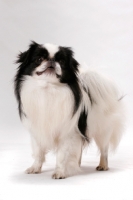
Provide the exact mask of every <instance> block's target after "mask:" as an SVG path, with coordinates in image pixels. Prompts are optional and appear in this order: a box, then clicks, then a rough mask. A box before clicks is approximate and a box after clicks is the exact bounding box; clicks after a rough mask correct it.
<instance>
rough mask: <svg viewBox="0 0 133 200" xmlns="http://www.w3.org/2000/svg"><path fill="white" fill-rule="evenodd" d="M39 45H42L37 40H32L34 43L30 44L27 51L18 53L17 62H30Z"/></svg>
mask: <svg viewBox="0 0 133 200" xmlns="http://www.w3.org/2000/svg"><path fill="white" fill-rule="evenodd" d="M38 46H40V45H39V44H37V43H36V42H34V41H32V43H31V44H30V45H29V49H28V50H27V51H25V52H20V54H19V55H18V59H17V61H16V63H22V64H28V62H29V61H30V58H31V56H32V54H33V52H34V51H35V49H36V48H37V47H38Z"/></svg>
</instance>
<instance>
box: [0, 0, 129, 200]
mask: <svg viewBox="0 0 133 200" xmlns="http://www.w3.org/2000/svg"><path fill="white" fill-rule="evenodd" d="M31 40H34V41H36V42H38V43H41V44H43V43H54V44H57V45H60V46H69V47H72V48H73V50H74V52H75V58H76V59H77V60H78V62H80V63H86V65H87V66H88V68H95V69H97V70H98V71H99V72H102V73H104V74H107V75H108V76H110V77H111V78H113V79H114V81H115V82H116V83H117V84H118V86H119V87H120V88H121V89H122V91H123V94H126V96H125V100H124V101H125V104H126V107H127V128H126V129H125V132H126V136H125V139H123V140H122V144H123V147H124V146H126V148H125V149H127V150H126V151H127V152H125V149H124V148H123V149H121V152H120V155H121V160H122V161H123V163H124V162H125V165H123V168H124V167H125V170H126V167H127V163H129V165H130V168H131V169H132V170H133V160H132V159H131V157H133V156H131V153H133V148H132V146H133V145H132V143H133V142H132V140H133V135H132V133H133V1H132V0H25V1H24V0H23V1H22V0H12V1H11V0H0V150H1V151H0V155H2V157H1V158H2V160H0V167H1V166H2V164H4V165H3V166H4V167H3V168H2V170H3V171H2V170H1V172H2V173H1V174H0V181H3V182H1V183H0V185H2V187H3V189H2V192H3V191H4V190H5V191H7V190H8V191H10V192H9V196H8V197H9V199H11V198H10V195H11V194H12V192H11V191H13V190H14V191H15V190H16V189H15V188H14V184H15V183H14V182H12V180H14V179H15V176H18V175H16V173H17V172H18V173H19V174H21V175H20V176H19V178H18V179H19V181H18V179H17V181H16V182H17V184H18V182H19V184H22V182H23V183H24V184H25V183H26V184H29V185H32V176H30V178H28V177H27V176H23V170H24V169H25V167H29V166H27V165H29V164H26V162H27V163H28V158H29V157H30V154H28V155H27V152H28V153H29V148H30V146H28V144H29V138H28V137H29V136H28V134H27V132H26V130H25V129H24V128H23V126H22V124H21V122H20V120H19V116H18V112H17V104H16V100H15V97H14V91H13V79H14V75H15V70H16V68H17V65H15V64H14V62H15V60H16V56H17V54H18V53H19V52H20V51H25V50H26V49H27V47H28V45H29V43H30V41H31ZM127 141H128V144H127V143H126V142H127ZM22 143H23V145H22ZM26 144H27V146H26ZM15 145H16V146H15ZM127 146H129V148H128V147H127ZM13 148H14V149H13ZM131 148H132V149H131ZM12 152H14V153H12ZM16 152H18V154H17V156H16ZM123 152H124V153H125V154H123ZM129 152H130V154H129ZM12 156H14V159H15V161H14V160H13V158H12ZM20 157H21V158H20ZM127 157H128V158H127ZM116 158H118V160H120V156H119V153H118V154H117V157H116ZM5 159H7V160H5ZM25 159H26V160H25ZM97 159H98V158H97ZM124 159H125V160H126V161H124ZM128 161H129V162H128ZM24 162H25V163H24ZM97 162H98V160H97ZM112 162H113V161H112ZM22 163H23V164H22ZM114 163H115V162H114ZM8 164H9V166H10V168H9V167H7V165H8ZM30 164H31V161H30ZM19 165H22V166H19ZM51 166H52V167H54V166H53V163H52V165H51ZM87 166H89V164H87ZM118 166H119V163H118ZM128 167H129V166H128ZM48 168H49V166H48ZM6 169H7V171H4V170H6ZM52 169H53V168H52ZM92 169H93V168H92ZM90 171H91V170H90ZM119 171H120V170H118V172H119ZM109 173H110V172H109ZM109 173H107V175H106V176H107V177H108V180H110V177H109ZM6 174H7V175H6ZM14 174H15V175H14ZM116 174H117V173H116ZM46 175H47V176H46ZM42 176H43V178H44V176H46V182H45V181H44V180H42V179H43V178H42ZM50 176H51V172H50V173H48V174H47V173H46V174H45V173H44V174H43V175H40V176H37V177H36V178H35V181H36V182H37V184H40V182H41V183H43V181H44V182H45V183H46V184H47V183H49V184H53V183H54V184H55V182H52V180H51V177H50ZM9 177H10V178H11V181H9V179H10V178H9ZM88 177H91V183H92V186H90V188H91V189H90V191H89V192H90V195H91V194H92V196H93V194H94V195H96V192H95V189H94V188H95V186H96V187H97V188H98V187H99V195H101V193H100V192H101V191H102V190H103V188H104V187H105V188H106V194H105V196H106V195H107V193H108V192H110V190H109V187H108V180H107V178H106V177H104V176H103V179H102V181H103V182H102V184H101V178H100V176H97V175H96V176H95V177H94V178H93V175H91V176H89V175H88ZM117 177H118V178H117ZM123 177H124V178H123V180H128V178H130V177H131V174H130V173H128V174H126V172H125V174H124V175H123ZM88 179H89V178H88ZM88 179H84V177H82V182H83V183H84V185H85V186H87V185H88V184H90V181H89V183H88ZM97 179H98V181H96V182H94V180H97ZM117 179H119V181H120V182H118V183H117V181H114V180H117ZM29 180H30V181H29ZM70 180H71V181H70V182H69V179H66V182H65V184H69V183H70V184H77V182H78V184H80V182H81V179H80V177H79V179H78V177H74V178H73V179H70ZM104 180H105V181H104ZM121 180H122V176H121V174H119V176H116V177H115V175H114V179H113V178H112V180H111V187H112V190H111V191H114V192H115V191H116V193H117V186H118V185H119V184H121ZM50 181H51V182H50ZM106 181H107V182H106ZM19 184H18V185H19ZM95 184H96V185H95ZM113 184H114V187H113ZM124 184H125V185H124ZM128 184H129V182H128V183H126V182H125V183H124V181H123V185H122V187H121V189H120V195H122V194H123V191H125V192H126V195H125V196H124V197H123V200H125V199H126V200H127V199H128V200H130V198H131V194H130V192H128V191H129V188H130V187H128V188H125V187H126V185H127V186H128ZM3 185H4V186H3ZM60 185H61V183H60ZM129 185H130V186H131V185H132V184H129ZM93 186H94V187H93ZM15 187H17V186H16V185H15ZM29 187H30V186H29ZM9 188H10V189H9ZM30 189H31V188H30ZM35 189H36V188H34V187H33V188H32V191H35ZM45 189H46V188H45ZM88 189H89V188H88ZM19 190H20V193H21V188H18V191H19ZM24 191H25V192H24V193H23V195H26V194H27V192H26V191H28V189H25V190H24ZM37 191H39V189H38V190H36V193H37ZM48 191H49V198H48V197H47V198H45V199H48V200H49V199H51V198H50V195H52V191H51V189H50V188H48V190H46V191H45V192H46V193H48ZM62 191H63V190H62ZM72 191H73V190H71V192H72ZM79 192H80V190H79V191H78V190H77V194H79ZM54 193H55V191H54ZM3 194H4V193H3ZM15 194H16V195H17V193H14V195H15ZM28 194H30V193H28ZM32 194H34V192H33V193H32ZM84 194H85V196H84V195H82V194H81V195H79V196H78V195H77V197H76V193H74V195H75V196H74V197H75V198H70V197H71V196H69V199H70V200H71V199H80V200H91V199H92V200H94V199H97V198H87V194H88V192H87V193H84ZM114 194H115V193H113V192H111V194H110V195H111V196H110V197H111V198H112V199H113V200H119V199H122V197H121V198H120V196H119V193H118V196H117V195H116V196H115V197H117V198H114V197H113V195H114ZM0 195H1V192H0ZM5 195H8V193H6V192H5ZM23 195H22V196H21V195H20V196H19V197H18V196H17V198H16V199H21V198H22V199H26V198H24V197H23ZM36 195H38V193H37V194H36ZM39 195H40V193H39ZM68 195H69V194H68ZM82 197H84V198H82ZM95 197H97V196H95ZM101 197H102V195H101ZM29 198H30V195H29ZM1 199H2V200H3V199H8V198H1ZM13 199H15V198H13ZM36 199H37V198H36ZM40 199H41V198H40ZM53 199H56V198H53ZM57 199H62V200H64V199H65V196H63V197H62V198H57ZM98 199H101V198H98ZM103 199H104V198H102V200H103ZM106 199H109V198H108V197H107V196H106ZM131 199H133V198H131Z"/></svg>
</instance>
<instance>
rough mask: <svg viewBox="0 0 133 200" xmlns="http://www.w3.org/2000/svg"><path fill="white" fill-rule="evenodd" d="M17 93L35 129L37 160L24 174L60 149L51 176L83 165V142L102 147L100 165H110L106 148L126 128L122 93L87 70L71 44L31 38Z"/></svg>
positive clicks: (24, 118) (101, 167) (28, 122)
mask: <svg viewBox="0 0 133 200" xmlns="http://www.w3.org/2000/svg"><path fill="white" fill-rule="evenodd" d="M17 63H19V64H20V65H19V67H18V70H17V73H16V76H15V81H14V83H15V94H16V98H17V101H18V108H19V114H20V118H21V120H22V122H23V123H24V125H25V126H26V127H27V128H28V130H29V132H30V134H31V141H32V147H33V155H34V158H35V161H34V163H33V165H32V166H31V167H30V168H28V169H27V170H26V173H28V174H30V173H40V172H41V168H42V164H43V162H44V161H45V155H46V153H47V152H48V151H49V150H55V151H56V155H57V158H56V169H55V172H54V174H53V178H55V179H61V178H66V177H67V176H70V175H72V174H74V173H76V172H78V171H79V169H80V163H81V154H82V149H83V146H84V142H85V143H87V142H89V141H90V139H91V138H93V139H94V140H95V142H96V144H97V146H98V148H99V150H100V152H101V157H100V163H99V165H98V167H97V168H96V169H97V170H99V171H100V170H107V169H108V161H107V157H108V149H109V147H110V146H111V147H112V148H113V149H115V148H116V147H117V146H118V144H119V141H120V138H121V136H122V132H123V120H124V119H123V116H124V114H123V105H122V101H121V99H122V98H121V96H120V94H119V92H118V90H117V89H116V87H115V85H114V84H113V83H112V82H111V80H109V79H107V78H105V77H103V76H102V75H100V74H98V73H96V72H94V71H92V70H90V71H83V70H81V69H80V68H81V67H79V64H78V62H77V61H76V60H75V59H74V57H73V51H72V50H71V48H68V47H61V46H56V45H53V44H45V45H40V44H37V43H35V42H32V43H31V44H30V46H29V49H28V50H27V51H25V52H23V53H20V54H19V56H18V60H17Z"/></svg>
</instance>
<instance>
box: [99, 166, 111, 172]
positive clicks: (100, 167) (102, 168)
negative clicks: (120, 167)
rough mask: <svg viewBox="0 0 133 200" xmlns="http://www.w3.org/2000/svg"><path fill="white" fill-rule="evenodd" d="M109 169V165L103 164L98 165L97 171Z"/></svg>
mask: <svg viewBox="0 0 133 200" xmlns="http://www.w3.org/2000/svg"><path fill="white" fill-rule="evenodd" d="M108 169H109V168H108V167H103V166H98V167H96V170H97V171H107V170H108Z"/></svg>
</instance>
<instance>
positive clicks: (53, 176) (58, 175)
mask: <svg viewBox="0 0 133 200" xmlns="http://www.w3.org/2000/svg"><path fill="white" fill-rule="evenodd" d="M52 178H53V179H64V178H66V176H65V174H64V173H61V172H55V173H54V174H53V175H52Z"/></svg>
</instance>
